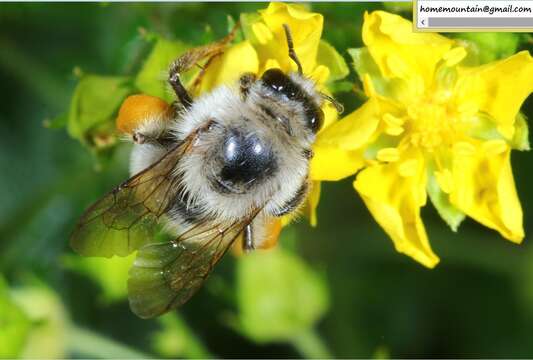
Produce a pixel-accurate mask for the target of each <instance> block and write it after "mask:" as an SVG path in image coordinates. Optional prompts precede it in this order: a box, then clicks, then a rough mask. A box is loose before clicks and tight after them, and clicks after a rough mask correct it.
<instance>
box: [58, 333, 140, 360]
mask: <svg viewBox="0 0 533 360" xmlns="http://www.w3.org/2000/svg"><path fill="white" fill-rule="evenodd" d="M68 347H69V351H70V352H71V353H74V354H76V355H82V356H86V357H89V358H106V359H109V358H114V359H117V358H121V359H132V358H135V359H147V358H150V357H151V356H150V355H148V354H145V353H142V352H140V351H138V350H135V349H132V348H130V347H128V346H126V345H124V344H121V343H118V342H115V341H114V340H112V339H109V338H107V337H103V336H102V335H100V334H97V333H95V332H92V331H90V330H87V329H82V328H79V327H77V326H75V325H73V326H72V327H71V328H70V329H69V332H68Z"/></svg>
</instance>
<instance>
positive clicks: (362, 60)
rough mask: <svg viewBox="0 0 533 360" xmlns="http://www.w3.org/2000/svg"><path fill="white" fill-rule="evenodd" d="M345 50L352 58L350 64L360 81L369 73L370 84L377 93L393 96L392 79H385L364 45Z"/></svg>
mask: <svg viewBox="0 0 533 360" xmlns="http://www.w3.org/2000/svg"><path fill="white" fill-rule="evenodd" d="M347 51H348V54H349V55H350V56H351V58H352V60H353V63H352V66H353V68H354V70H355V71H356V72H357V75H358V76H359V79H360V80H361V82H362V81H363V77H364V76H365V74H368V75H370V78H371V79H372V85H373V86H374V88H375V90H376V92H377V93H378V94H381V95H383V96H387V97H394V96H395V94H394V87H393V86H392V85H393V83H394V81H393V80H387V79H385V78H384V77H383V76H382V75H381V72H380V70H379V67H378V65H377V64H376V62H375V61H374V59H373V58H372V56H371V55H370V52H369V51H368V49H367V48H366V47H365V48H357V49H348V50H347Z"/></svg>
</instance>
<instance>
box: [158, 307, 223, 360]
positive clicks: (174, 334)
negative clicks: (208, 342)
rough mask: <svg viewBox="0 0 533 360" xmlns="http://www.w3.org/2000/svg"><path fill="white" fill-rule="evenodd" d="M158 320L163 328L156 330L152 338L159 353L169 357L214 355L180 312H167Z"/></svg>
mask: <svg viewBox="0 0 533 360" xmlns="http://www.w3.org/2000/svg"><path fill="white" fill-rule="evenodd" d="M158 322H159V323H160V324H161V326H162V328H161V330H159V331H157V332H155V333H154V335H153V338H152V344H153V347H154V349H155V351H156V352H157V354H159V355H161V356H163V357H169V358H177V357H185V358H188V359H199V358H201V359H207V358H212V357H213V355H211V354H210V353H209V352H208V351H207V349H205V348H204V346H203V344H202V343H201V342H200V341H199V340H198V338H197V337H196V336H195V335H194V334H193V332H192V329H190V328H189V327H188V326H187V324H186V323H185V321H184V320H183V319H182V318H181V317H180V316H179V315H178V314H176V313H170V314H166V315H164V316H161V317H159V318H158Z"/></svg>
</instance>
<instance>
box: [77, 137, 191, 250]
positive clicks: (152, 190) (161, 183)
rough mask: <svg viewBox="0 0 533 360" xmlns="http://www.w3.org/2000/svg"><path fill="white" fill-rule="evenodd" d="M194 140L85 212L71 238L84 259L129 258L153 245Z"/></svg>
mask: <svg viewBox="0 0 533 360" xmlns="http://www.w3.org/2000/svg"><path fill="white" fill-rule="evenodd" d="M191 137H192V136H190V137H189V138H187V139H186V140H184V141H183V142H181V143H179V144H177V145H176V146H175V147H174V148H173V149H171V150H170V151H168V152H167V153H166V154H165V155H164V156H163V157H162V158H161V159H159V160H158V161H157V162H156V163H154V164H152V165H151V166H150V167H148V168H147V169H145V170H143V171H142V172H140V173H138V174H137V175H134V176H133V177H131V178H130V179H128V180H127V181H125V182H124V183H122V184H121V185H119V186H118V187H117V188H115V189H113V190H112V191H111V192H109V193H108V194H107V195H105V196H104V197H103V198H102V199H100V200H99V201H97V202H96V203H94V204H93V205H92V206H91V207H90V208H89V209H87V210H86V211H85V213H84V214H83V215H82V217H81V218H80V220H79V221H78V223H77V225H76V227H75V229H74V231H73V233H72V235H71V238H70V245H71V247H72V248H73V249H74V250H75V251H76V252H78V253H79V254H81V255H84V256H104V257H111V256H113V255H118V256H126V255H128V254H130V253H131V252H133V251H135V250H137V249H138V248H140V247H141V246H143V245H144V244H146V243H147V242H149V241H150V240H151V239H152V237H153V235H154V233H155V232H156V230H157V224H158V221H159V219H160V218H161V216H162V215H163V214H165V212H166V211H167V210H168V207H169V203H170V202H171V201H172V200H173V199H174V197H175V196H176V195H177V191H178V186H177V184H178V183H179V180H180V179H179V177H178V176H177V175H176V174H174V173H173V172H174V169H175V167H176V165H177V164H178V162H179V160H180V159H181V157H182V156H183V154H184V153H186V152H187V151H188V149H189V148H190V144H191V141H192V139H191Z"/></svg>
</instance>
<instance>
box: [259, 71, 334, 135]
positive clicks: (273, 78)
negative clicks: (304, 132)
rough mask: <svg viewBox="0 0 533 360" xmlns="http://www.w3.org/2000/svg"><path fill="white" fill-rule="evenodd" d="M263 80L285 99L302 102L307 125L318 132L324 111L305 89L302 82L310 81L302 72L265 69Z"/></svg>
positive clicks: (314, 131)
mask: <svg viewBox="0 0 533 360" xmlns="http://www.w3.org/2000/svg"><path fill="white" fill-rule="evenodd" d="M261 80H262V82H263V84H264V86H266V87H267V88H269V90H271V91H272V92H273V93H274V94H275V95H277V96H278V97H281V98H282V99H283V100H291V101H295V102H298V103H300V104H302V106H303V109H304V119H305V126H306V127H307V128H309V130H311V131H312V132H313V133H314V134H316V133H317V132H318V131H319V130H320V128H321V127H322V125H323V123H324V113H323V112H322V110H321V109H320V106H319V104H318V103H317V100H316V99H314V98H313V96H312V94H310V93H309V92H308V91H305V90H304V88H303V86H302V85H304V86H305V85H306V84H305V83H302V82H309V80H307V79H305V78H304V76H303V75H300V74H289V75H286V74H284V73H283V72H282V71H281V70H280V69H269V70H267V71H265V73H264V74H263V76H262V77H261Z"/></svg>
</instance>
